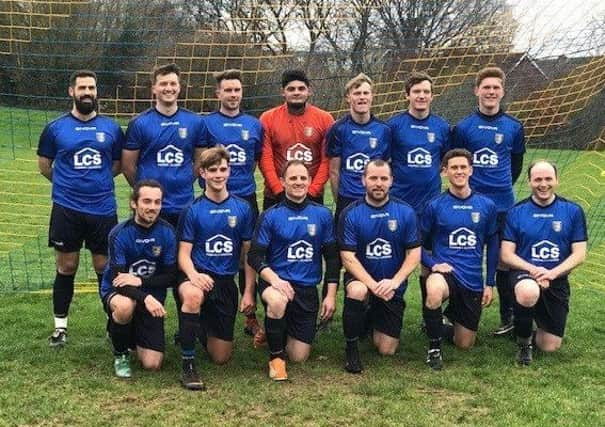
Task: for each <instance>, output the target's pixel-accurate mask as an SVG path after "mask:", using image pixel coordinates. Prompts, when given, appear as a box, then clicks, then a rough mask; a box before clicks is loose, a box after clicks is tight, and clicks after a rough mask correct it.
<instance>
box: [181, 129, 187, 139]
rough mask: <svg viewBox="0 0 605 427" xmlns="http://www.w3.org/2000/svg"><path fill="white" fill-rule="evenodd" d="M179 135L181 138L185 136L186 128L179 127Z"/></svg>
mask: <svg viewBox="0 0 605 427" xmlns="http://www.w3.org/2000/svg"><path fill="white" fill-rule="evenodd" d="M179 137H180V138H181V139H186V138H187V128H179Z"/></svg>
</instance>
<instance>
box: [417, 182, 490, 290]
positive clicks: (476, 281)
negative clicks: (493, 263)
mask: <svg viewBox="0 0 605 427" xmlns="http://www.w3.org/2000/svg"><path fill="white" fill-rule="evenodd" d="M496 214H497V211H496V206H495V205H494V202H492V201H491V199H489V198H487V197H485V196H482V195H480V194H478V193H475V192H473V193H472V194H471V195H470V196H469V197H467V198H466V199H459V198H458V197H456V196H454V195H453V194H452V193H450V192H449V191H446V192H444V193H442V194H441V195H439V196H437V197H436V198H434V199H433V200H431V201H430V202H429V203H428V204H427V206H426V209H425V211H424V213H423V214H422V216H421V218H420V229H421V232H422V236H423V241H425V242H430V247H431V248H432V258H433V259H434V261H435V262H436V263H448V264H450V265H451V266H452V267H453V268H454V271H453V272H452V274H453V275H454V277H455V278H456V279H457V280H458V282H460V284H461V285H462V286H464V287H465V288H467V289H470V290H472V291H477V292H479V291H482V290H483V253H484V250H483V248H484V247H485V246H486V243H487V242H488V240H489V239H490V238H491V237H492V236H493V235H495V234H496V232H497V224H496Z"/></svg>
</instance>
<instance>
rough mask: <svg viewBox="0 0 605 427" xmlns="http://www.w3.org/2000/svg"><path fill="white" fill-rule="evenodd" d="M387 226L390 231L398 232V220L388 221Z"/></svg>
mask: <svg viewBox="0 0 605 427" xmlns="http://www.w3.org/2000/svg"><path fill="white" fill-rule="evenodd" d="M387 226H388V227H389V230H391V231H396V230H397V220H396V219H389V220H388V221H387Z"/></svg>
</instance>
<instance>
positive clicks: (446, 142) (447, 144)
mask: <svg viewBox="0 0 605 427" xmlns="http://www.w3.org/2000/svg"><path fill="white" fill-rule="evenodd" d="M452 133H453V129H452V128H451V126H450V125H449V124H448V123H446V124H445V125H444V126H443V145H442V146H441V158H443V156H444V155H445V153H447V152H448V151H450V150H451V149H452V148H453V147H452V139H453V135H452Z"/></svg>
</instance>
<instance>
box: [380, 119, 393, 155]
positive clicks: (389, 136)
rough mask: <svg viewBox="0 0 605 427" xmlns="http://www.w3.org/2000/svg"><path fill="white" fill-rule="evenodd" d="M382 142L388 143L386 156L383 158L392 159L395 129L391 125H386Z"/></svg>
mask: <svg viewBox="0 0 605 427" xmlns="http://www.w3.org/2000/svg"><path fill="white" fill-rule="evenodd" d="M382 143H383V144H384V145H386V147H387V149H386V150H385V156H386V157H385V158H384V159H383V160H385V161H390V160H391V150H392V147H393V129H391V127H390V126H385V128H384V133H383V134H382Z"/></svg>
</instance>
